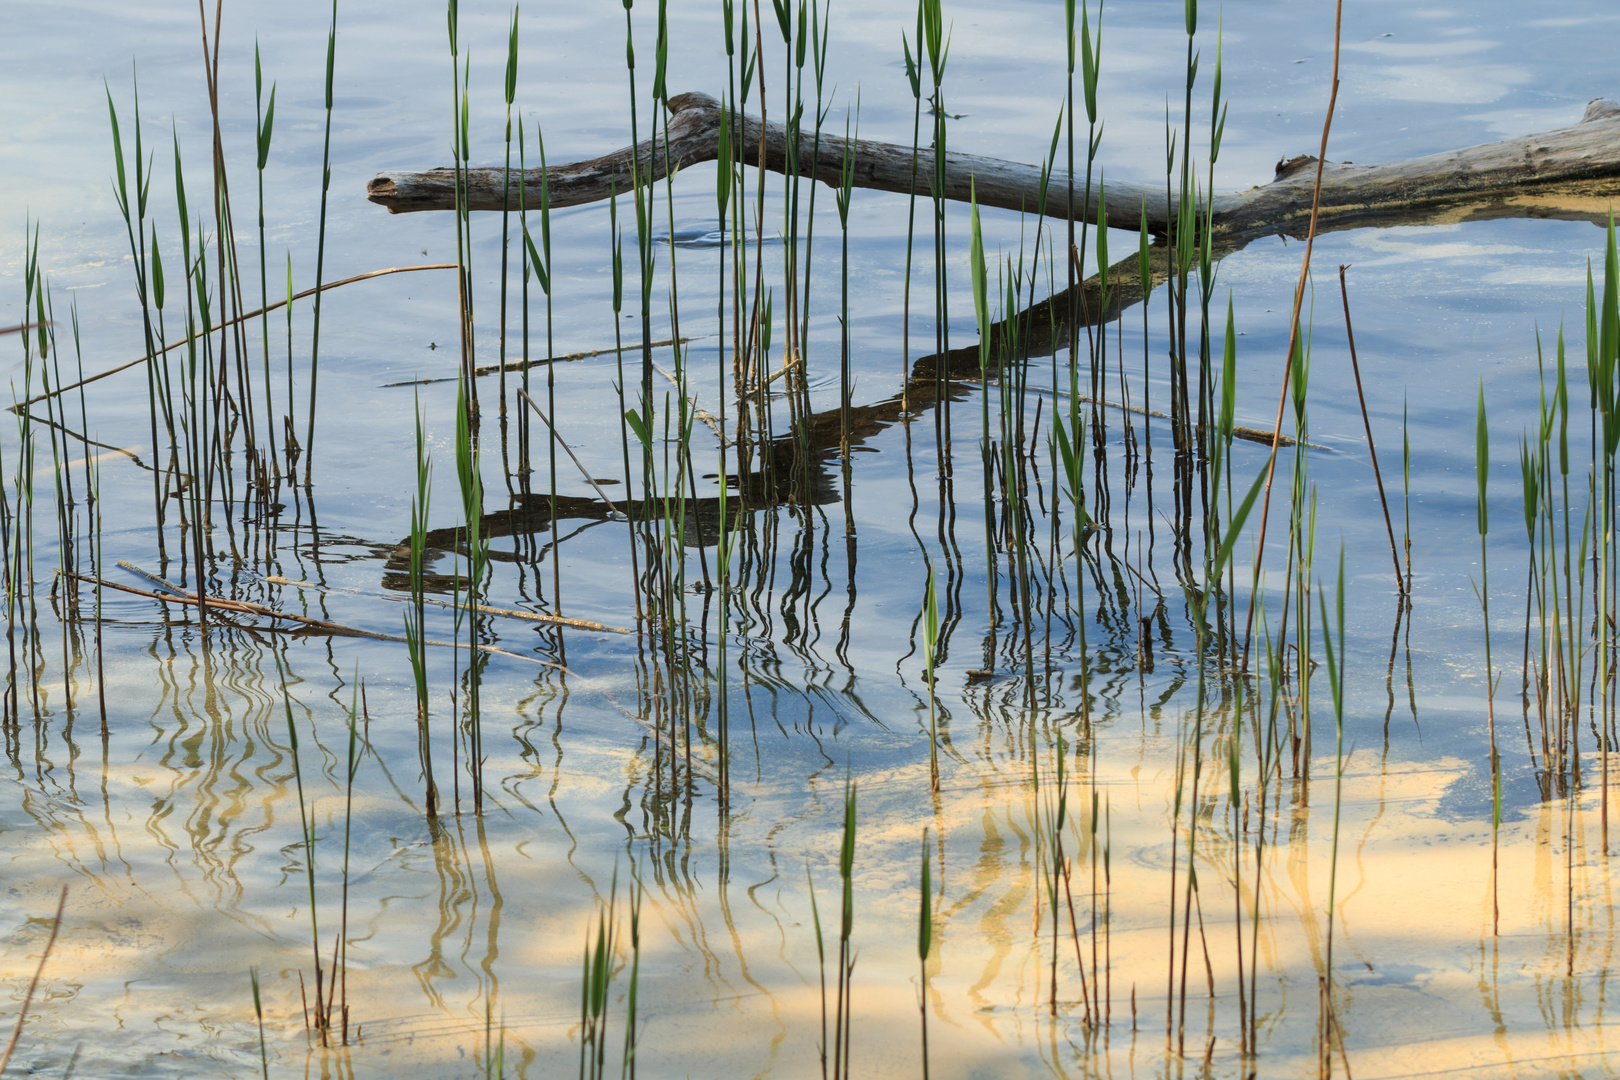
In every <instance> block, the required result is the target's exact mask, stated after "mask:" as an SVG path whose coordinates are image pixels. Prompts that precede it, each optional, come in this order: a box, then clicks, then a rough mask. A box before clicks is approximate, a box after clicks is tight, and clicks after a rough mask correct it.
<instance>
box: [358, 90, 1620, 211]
mask: <svg viewBox="0 0 1620 1080" xmlns="http://www.w3.org/2000/svg"><path fill="white" fill-rule="evenodd" d="M669 107H670V113H671V115H670V121H669V141H668V147H667V152H666V147H665V143H664V140H663V139H662V138H659V139H655V140H652V141H649V142H644V143H641V144H640V145H639V146H638V147H636V148H634V149H632V148H630V147H626V148H624V149H622V150H618V151H615V152H614V153H611V154H607V155H604V156H602V157H598V158H592V159H590V160H588V161H580V162H574V163H572V164H568V165H554V166H552V167H551V169H550V175H549V176H548V177H547V182H548V184H549V189H550V190H549V195H550V199H551V205H552V206H553V207H563V206H578V205H581V204H583V203H589V202H598V201H601V200H603V199H606V198H608V197H609V195H610V194H611V193H612V192H614V191H619V192H625V191H628V190H629V189H630V184H631V160H632V158H633V157H639V163H638V166H637V170H636V172H637V176H638V177H639V178H640V180H641V182H642V183H648V182H650V181H654V180H659V179H662V178H663V177H664V175H665V171H666V165H668V166H669V167H673V168H688V167H690V166H692V165H696V164H698V163H700V162H705V161H713V160H715V158H716V156H717V155H718V145H719V130H720V124H721V110H720V104H719V102H717V101H715V100H714V99H713V98H711V97H709V96H708V95H707V94H702V93H689V94H681V95H679V96H677V97H675V98H672V99H670V103H669ZM759 141H760V129H759V121H758V120H757V119H755V118H754V117H744V118H743V135H742V138H741V140H740V141H739V143H738V146H739V156H740V157H741V158H742V159H743V161H744V162H745V163H746V164H749V165H757V164H758V161H757V155H758V147H759ZM787 145H788V132H787V129H786V127H785V126H784V125H782V124H780V123H774V122H773V123H770V124H767V125H766V128H765V167H766V168H767V169H770V170H772V171H774V172H783V171H785V170H786V169H787V168H788V155H787ZM843 157H844V144H843V141H842V140H841V139H837V138H827V137H825V136H823V138H822V140H821V146H820V150H819V153H818V152H817V148H816V145H815V140H814V139H813V138H812V137H811V136H810V135H809V134H807V133H803V132H801V133H800V136H799V155H798V162H799V172H800V173H801V174H802V175H804V176H809V177H814V178H815V179H817V180H821V181H823V182H825V183H827V184H830V185H837V184H838V182H839V179H840V169H841V166H842V164H843ZM920 158H921V160H920V162H919V166H918V170H917V183H918V189H919V193H921V194H925V195H931V194H932V178H933V171H934V166H933V153H932V151H930V150H927V149H924V150H922V151H921V155H920ZM855 160H856V164H855V186H856V187H861V188H870V189H875V190H880V191H892V192H899V193H906V192H909V191H910V190H911V182H912V181H911V177H912V171H911V147H909V146H899V145H896V144H894V143H884V142H877V141H874V140H870V139H861V140H858V141H857V143H856V145H855ZM1314 165H1315V159H1314V158H1310V157H1299V158H1294V159H1293V160H1291V161H1285V162H1281V163H1279V165H1278V167H1277V176H1276V178H1275V179H1274V180H1272V181H1271V182H1270V183H1268V184H1264V185H1261V186H1258V187H1253V188H1250V189H1249V190H1248V191H1239V192H1232V193H1228V194H1221V195H1217V196H1215V198H1214V201H1213V209H1214V215H1215V222H1214V224H1215V231H1216V232H1217V233H1218V234H1221V235H1222V236H1223V238H1225V239H1227V240H1230V241H1238V242H1241V241H1242V240H1245V239H1251V238H1253V237H1256V236H1263V235H1269V234H1272V233H1279V232H1281V233H1288V234H1293V233H1296V232H1302V231H1303V229H1304V227H1305V222H1306V219H1307V218H1308V217H1309V216H1310V206H1311V186H1312V181H1313V179H1314V174H1315V169H1314V168H1312V167H1311V166H1314ZM540 183H541V171H540V170H539V169H530V170H528V171H527V172H526V173H524V172H519V171H517V170H514V171H513V173H512V178H511V183H510V187H509V188H507V189H506V190H505V192H503V190H502V182H501V170H500V169H473V170H471V171H470V172H469V173H468V186H469V201H470V205H471V207H472V209H474V210H500V209H502V208H503V206H505V207H511V208H515V207H517V206H518V205H519V199H520V185H521V186H522V187H523V189H524V190H523V197H524V198H526V200H527V203H528V205H529V206H531V207H534V206H538V205H539V204H540ZM970 186H971V187H972V188H973V189H974V190H976V192H977V197H978V201H979V204H980V205H981V206H996V207H1001V208H1003V209H1009V210H1026V211H1030V212H1033V211H1034V210H1035V208H1036V205H1037V202H1038V198H1039V193H1040V187H1041V169H1040V168H1039V167H1037V166H1034V165H1023V164H1019V163H1017V162H1011V161H1003V160H1001V159H999V158H990V157H980V156H978V155H974V154H962V153H957V152H954V151H951V152H947V153H946V155H945V190H944V194H945V197H946V198H948V199H951V200H955V201H966V200H967V199H968V195H969V190H970ZM1096 195H1097V193H1096V192H1095V191H1094V192H1092V193H1091V200H1090V204H1089V205H1085V203H1086V198H1085V194H1084V193H1083V192H1076V194H1075V198H1076V203H1077V205H1079V206H1081V208H1082V211H1083V213H1084V214H1085V216H1086V217H1087V218H1088V219H1089V220H1092V221H1095V220H1096V216H1097V214H1096V211H1097V207H1096ZM1617 195H1620V105H1617V104H1615V103H1614V102H1612V101H1607V100H1603V99H1595V100H1593V101H1592V102H1591V103H1589V104H1588V105H1587V107H1586V114H1585V115H1584V116H1583V117H1582V118H1581V120H1580V122H1579V123H1577V124H1575V125H1574V126H1573V127H1566V128H1559V129H1557V130H1556V131H1548V132H1543V133H1541V134H1538V135H1526V136H1523V137H1520V138H1517V139H1508V140H1505V141H1502V142H1495V143H1486V144H1483V145H1480V146H1472V147H1468V148H1466V149H1462V150H1452V151H1449V152H1446V153H1442V154H1432V155H1429V156H1427V157H1419V158H1408V159H1406V160H1404V161H1394V162H1389V163H1387V164H1383V165H1353V164H1349V163H1344V164H1332V163H1330V164H1328V165H1327V166H1326V167H1325V169H1324V172H1323V177H1322V211H1321V221H1320V224H1319V226H1318V231H1319V232H1321V231H1326V230H1329V229H1342V228H1350V227H1353V226H1360V225H1373V224H1377V225H1388V224H1397V223H1414V222H1420V221H1435V220H1464V219H1468V218H1479V217H1558V218H1572V219H1581V220H1597V219H1599V218H1600V217H1602V216H1603V215H1604V214H1605V213H1606V212H1607V200H1609V199H1611V198H1613V197H1615V196H1617ZM366 197H367V198H369V199H370V200H371V201H372V202H375V203H378V204H380V205H382V206H385V207H387V208H388V209H389V211H390V212H392V213H409V212H411V211H416V210H449V209H452V208H453V207H454V205H455V173H454V171H453V170H451V169H443V168H441V169H433V170H431V171H428V172H385V173H378V174H377V177H376V178H375V179H373V180H372V181H371V182H370V184H368V185H367V191H366ZM1065 201H1066V200H1065V198H1064V196H1063V189H1062V178H1061V177H1054V178H1053V180H1052V182H1051V184H1050V187H1049V191H1048V199H1047V211H1048V213H1049V214H1050V213H1052V212H1054V211H1058V208H1059V207H1061V206H1063V205H1064V204H1065ZM1144 202H1145V204H1146V206H1147V214H1148V227H1149V229H1151V230H1152V231H1153V232H1154V233H1156V234H1163V233H1165V232H1166V231H1167V226H1168V224H1169V222H1170V219H1171V217H1172V216H1173V215H1174V213H1175V208H1174V207H1166V206H1165V199H1164V195H1163V192H1162V191H1157V190H1155V191H1149V190H1148V189H1146V188H1142V187H1140V186H1138V185H1134V184H1127V183H1121V182H1119V181H1110V182H1109V184H1108V224H1109V225H1110V226H1112V227H1114V228H1119V229H1128V230H1132V231H1134V230H1135V229H1136V228H1137V227H1138V225H1139V223H1140V220H1141V213H1142V206H1143V204H1144ZM1058 212H1060V211H1058Z"/></svg>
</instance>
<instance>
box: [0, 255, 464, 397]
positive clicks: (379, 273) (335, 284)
mask: <svg viewBox="0 0 1620 1080" xmlns="http://www.w3.org/2000/svg"><path fill="white" fill-rule="evenodd" d="M455 268H456V264H455V263H426V264H424V265H422V266H390V267H386V268H384V269H382V270H368V271H366V272H365V273H364V274H356V275H354V276H353V277H346V278H344V279H343V280H342V281H328V282H326V283H325V284H323V285H321V286H320V287H319V288H317V289H305V290H304V291H303V292H301V293H295V294H294V295H293V297H292V299H293V300H302V299H304V298H305V297H306V296H314V295H315V294H316V293H317V292H327V291H328V290H331V289H337V288H341V287H342V286H344V285H353V284H354V283H355V282H357V281H366V280H367V279H369V278H376V277H384V276H386V275H388V274H406V273H410V272H411V271H413V270H454V269H455ZM287 304H288V301H286V300H277V301H276V302H275V303H273V304H269V305H266V306H265V307H262V308H257V309H255V310H253V311H250V312H248V313H247V314H246V315H240V316H237V317H236V318H234V319H228V320H226V322H225V325H226V326H234V325H235V324H236V323H239V322H246V321H247V320H248V319H256V318H258V317H259V316H260V315H268V314H270V312H272V311H275V310H276V309H277V308H284V307H286V306H287ZM193 340H195V339H194V338H191V337H183V338H181V339H180V340H178V341H176V342H174V343H173V344H172V345H166V346H164V347H163V348H161V349H159V350H158V351H157V352H154V353H149V354H147V355H146V356H141V357H137V358H136V359H134V360H131V361H129V362H128V363H125V364H119V365H118V366H117V367H115V368H108V369H107V370H106V371H103V372H101V373H99V374H97V375H92V376H90V377H89V378H88V379H80V380H79V381H78V382H76V383H68V384H67V385H66V386H58V387H57V388H56V389H54V390H51V391H50V392H48V393H44V394H36V395H35V396H34V397H31V398H29V399H28V400H27V401H19V402H17V403H16V404H15V405H12V406H10V407H9V408H10V411H11V412H16V411H17V410H18V409H22V408H26V407H27V406H29V405H34V404H37V403H38V402H41V401H44V400H45V399H46V398H48V397H55V396H56V395H57V394H64V393H66V392H67V391H69V390H77V389H79V387H81V386H89V385H90V384H91V383H93V382H100V381H101V380H102V379H105V378H106V377H107V376H109V375H116V374H118V373H119V372H120V371H128V370H129V369H130V368H132V367H135V366H136V365H138V364H144V363H146V362H147V361H148V360H150V359H152V358H153V357H154V356H162V355H163V354H164V353H168V352H173V351H174V350H175V349H178V348H181V347H183V346H185V345H186V344H188V343H190V342H191V341H193Z"/></svg>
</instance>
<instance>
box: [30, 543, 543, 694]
mask: <svg viewBox="0 0 1620 1080" xmlns="http://www.w3.org/2000/svg"><path fill="white" fill-rule="evenodd" d="M119 565H120V566H124V567H125V568H126V569H130V570H133V572H135V573H137V574H140V575H141V576H142V577H145V578H148V579H150V580H153V581H156V582H158V583H159V584H160V585H162V586H163V587H164V588H166V589H170V590H172V592H173V595H165V594H163V593H155V592H148V591H147V590H145V589H137V588H135V587H133V586H131V585H120V584H118V583H117V582H115V581H106V580H101V579H97V578H93V577H89V576H87V575H85V574H72V573H68V572H66V571H64V570H58V571H57V573H58V574H60V575H61V576H63V577H67V578H73V579H74V580H76V581H83V582H85V583H87V584H91V585H94V584H97V583H98V581H99V584H101V585H103V586H105V587H106V588H109V589H116V590H118V591H119V592H125V593H130V594H132V595H134V596H144V597H146V598H147V599H148V600H157V601H160V602H162V603H165V604H183V605H187V606H190V607H197V606H199V605H198V601H197V598H196V597H195V596H192V595H191V594H189V593H186V592H184V591H182V590H180V589H178V588H176V587H175V586H173V585H169V584H168V583H166V582H164V581H163V579H161V578H157V577H154V576H153V575H151V574H148V573H146V572H145V571H144V570H141V569H140V568H138V567H134V566H130V565H128V564H126V563H124V562H123V561H122V560H120V562H119ZM208 610H210V611H214V612H220V611H224V612H234V613H237V614H241V615H258V616H260V617H261V618H266V619H282V620H285V621H287V622H295V623H298V624H299V625H301V626H308V627H311V628H312V629H316V630H323V631H325V632H326V633H328V634H338V635H342V636H344V637H365V638H373V639H375V640H377V641H405V640H406V639H405V638H402V637H397V636H395V635H393V634H379V633H378V632H376V631H375V630H361V629H359V628H358V627H354V626H344V625H343V624H342V623H335V622H327V621H326V620H324V619H311V618H307V617H305V616H303V615H292V614H289V613H287V612H285V611H277V610H275V609H274V608H268V607H264V606H263V605H261V604H250V603H247V602H246V601H243V600H225V599H223V598H220V597H214V596H211V597H209V598H208ZM423 644H425V645H437V646H441V647H443V648H448V649H466V648H477V649H478V650H479V651H480V652H487V653H494V654H496V655H498V656H510V657H512V658H513V659H515V660H527V661H528V662H529V663H531V664H539V665H540V666H542V667H549V668H556V669H557V670H558V671H563V672H568V673H569V674H573V673H572V672H569V671H568V669H567V668H566V667H564V666H563V665H561V664H557V663H553V662H552V661H550V660H537V659H535V658H534V657H532V656H524V655H523V654H522V653H515V652H510V651H508V650H506V649H503V648H501V647H500V646H498V645H486V644H479V645H477V646H469V645H465V644H461V643H456V642H449V641H433V640H430V639H423Z"/></svg>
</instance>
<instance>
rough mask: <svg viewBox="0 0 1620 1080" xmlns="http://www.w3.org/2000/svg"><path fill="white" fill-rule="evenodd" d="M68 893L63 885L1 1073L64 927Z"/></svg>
mask: <svg viewBox="0 0 1620 1080" xmlns="http://www.w3.org/2000/svg"><path fill="white" fill-rule="evenodd" d="M67 893H68V891H67V886H66V885H64V886H62V895H61V896H60V897H58V898H57V901H56V917H55V918H54V919H52V920H51V936H50V939H49V940H47V941H46V942H45V951H44V952H42V953H40V954H39V966H38V967H37V968H35V969H34V978H33V980H32V981H30V982H29V984H28V993H26V994H24V995H23V1003H22V1010H21V1011H20V1012H18V1013H17V1026H16V1027H14V1028H12V1029H11V1040H10V1041H9V1042H7V1043H6V1049H5V1053H3V1054H0V1073H4V1072H5V1071H6V1065H7V1064H8V1063H9V1062H10V1061H11V1055H12V1053H13V1052H15V1051H16V1049H17V1040H18V1039H20V1038H22V1029H23V1021H24V1020H26V1019H28V1006H29V1004H30V1003H31V1002H32V1001H33V1000H34V991H35V990H37V989H39V977H40V976H41V975H43V974H44V973H45V961H46V960H48V959H50V956H51V948H52V947H53V946H54V945H55V944H56V935H57V934H58V933H60V932H61V929H62V909H63V908H64V907H66V906H67Z"/></svg>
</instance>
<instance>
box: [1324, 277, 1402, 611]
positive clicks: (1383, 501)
mask: <svg viewBox="0 0 1620 1080" xmlns="http://www.w3.org/2000/svg"><path fill="white" fill-rule="evenodd" d="M1348 269H1350V265H1349V264H1348V263H1341V264H1340V265H1339V294H1340V295H1341V296H1343V297H1344V334H1345V337H1346V338H1347V339H1348V340H1349V342H1350V370H1351V371H1352V372H1353V373H1354V374H1355V377H1356V400H1358V401H1359V402H1360V403H1361V426H1362V427H1364V428H1366V430H1367V453H1368V454H1369V455H1371V457H1372V467H1373V479H1374V480H1375V481H1377V483H1378V505H1379V506H1381V507H1382V508H1383V510H1384V531H1385V532H1386V533H1388V534H1389V557H1390V559H1391V560H1393V561H1394V563H1395V586H1396V588H1398V589H1400V590H1401V595H1402V596H1405V595H1406V580H1405V578H1403V577H1402V576H1401V558H1400V556H1399V555H1398V554H1396V549H1395V526H1394V525H1392V524H1391V523H1390V520H1389V500H1388V499H1387V498H1385V497H1384V476H1383V473H1381V472H1379V470H1378V450H1377V449H1376V448H1375V447H1374V446H1373V433H1372V421H1371V420H1369V419H1368V418H1367V395H1366V394H1364V393H1363V392H1362V390H1361V364H1360V363H1359V362H1358V361H1357V360H1356V332H1355V331H1354V330H1353V329H1351V327H1350V287H1349V285H1347V284H1346V283H1345V280H1344V272H1345V271H1346V270H1348Z"/></svg>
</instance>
